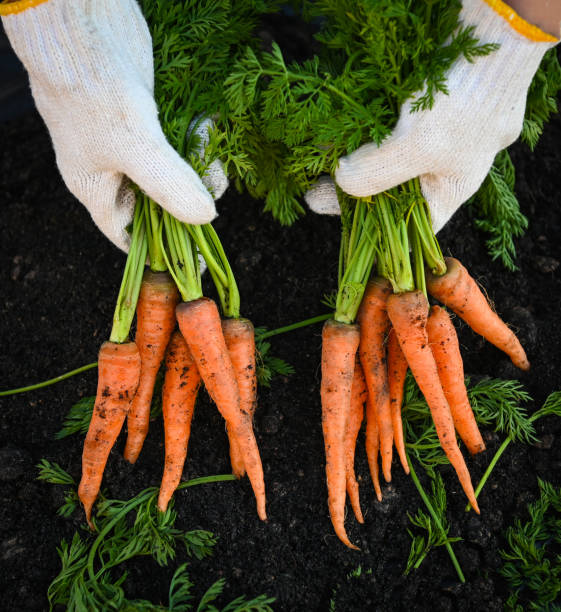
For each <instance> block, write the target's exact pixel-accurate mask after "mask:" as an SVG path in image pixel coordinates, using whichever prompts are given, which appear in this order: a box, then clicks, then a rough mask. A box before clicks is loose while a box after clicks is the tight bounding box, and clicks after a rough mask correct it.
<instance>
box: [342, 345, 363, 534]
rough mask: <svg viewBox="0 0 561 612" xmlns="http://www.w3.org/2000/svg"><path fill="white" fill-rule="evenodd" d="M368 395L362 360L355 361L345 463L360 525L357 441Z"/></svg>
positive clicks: (361, 520)
mask: <svg viewBox="0 0 561 612" xmlns="http://www.w3.org/2000/svg"><path fill="white" fill-rule="evenodd" d="M367 396H368V393H367V391H366V383H365V381H364V374H363V372H362V366H361V365H360V360H359V359H358V357H357V359H356V360H355V371H354V375H353V385H352V390H351V407H350V411H349V418H348V421H347V429H346V431H345V462H346V466H347V467H346V473H347V493H348V495H349V500H350V502H351V506H352V508H353V512H354V513H355V517H356V520H357V521H358V522H359V523H364V517H363V516H362V510H361V509H360V496H359V490H358V482H357V481H356V476H355V449H356V439H357V436H358V432H359V431H360V426H361V425H362V421H363V419H364V403H365V402H366V398H367Z"/></svg>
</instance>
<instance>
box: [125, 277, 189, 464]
mask: <svg viewBox="0 0 561 612" xmlns="http://www.w3.org/2000/svg"><path fill="white" fill-rule="evenodd" d="M178 301H179V292H178V291H177V287H176V285H175V282H174V281H173V279H172V277H171V276H170V274H169V273H168V272H152V271H151V270H146V271H145V272H144V277H143V279H142V285H141V287H140V295H139V298H138V304H137V307H136V318H137V323H136V337H135V343H136V346H137V347H138V352H139V353H140V359H141V369H140V382H139V384H138V389H137V390H136V395H135V397H134V400H133V402H132V405H131V408H130V410H129V413H128V415H127V430H128V433H127V442H126V445H125V450H124V452H123V456H124V458H125V459H126V460H127V461H129V462H130V463H135V462H136V460H137V459H138V456H139V454H140V451H141V450H142V445H143V444H144V440H145V439H146V435H147V434H148V425H149V419H150V403H151V401H152V393H153V391H154V382H155V380H156V375H157V373H158V370H159V369H160V364H161V362H162V359H163V358H164V353H165V351H166V347H167V345H168V342H169V339H170V336H171V333H172V332H173V328H174V327H175V307H176V305H177V303H178Z"/></svg>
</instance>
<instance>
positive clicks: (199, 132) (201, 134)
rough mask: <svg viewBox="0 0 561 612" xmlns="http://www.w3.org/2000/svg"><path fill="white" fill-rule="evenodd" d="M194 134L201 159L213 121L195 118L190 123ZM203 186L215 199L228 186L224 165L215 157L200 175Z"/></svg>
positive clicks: (212, 127) (220, 195) (203, 155)
mask: <svg viewBox="0 0 561 612" xmlns="http://www.w3.org/2000/svg"><path fill="white" fill-rule="evenodd" d="M191 125H192V126H193V127H194V134H195V135H196V136H198V144H197V153H198V155H199V157H200V158H201V159H204V157H205V149H206V147H207V146H208V143H209V140H210V131H211V130H212V129H214V122H213V121H212V119H210V118H208V117H207V118H205V119H202V120H201V118H197V119H195V120H194V121H193V123H192V124H191ZM202 181H203V184H204V186H205V187H206V188H207V189H208V190H209V191H210V193H211V194H212V196H213V197H214V199H215V200H218V198H220V197H222V195H223V194H224V192H225V191H226V189H227V188H228V177H227V176H226V173H225V172H224V166H223V165H222V162H221V161H220V160H219V159H215V160H214V161H213V162H212V163H211V164H209V166H208V168H207V169H206V172H205V174H204V176H203V177H202Z"/></svg>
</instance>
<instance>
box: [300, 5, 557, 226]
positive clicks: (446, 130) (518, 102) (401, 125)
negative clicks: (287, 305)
mask: <svg viewBox="0 0 561 612" xmlns="http://www.w3.org/2000/svg"><path fill="white" fill-rule="evenodd" d="M461 21H462V23H463V24H465V25H473V26H475V31H474V36H475V37H476V38H478V39H479V41H480V43H498V44H499V45H500V47H499V49H497V50H496V51H493V52H491V53H490V54H489V55H487V56H483V57H478V58H476V59H475V60H474V61H473V63H470V62H468V61H467V60H466V59H465V58H464V57H461V58H459V59H458V60H457V61H456V62H455V64H454V65H453V66H452V68H451V69H450V71H449V73H448V75H447V81H446V85H447V87H448V90H449V94H448V95H446V94H444V93H437V94H436V95H435V100H434V105H433V107H432V108H431V109H430V110H425V111H416V112H413V113H412V112H411V107H412V104H413V102H414V100H415V97H413V98H412V99H410V100H408V101H407V102H406V103H405V104H403V106H402V108H401V112H400V117H399V121H398V122H397V125H396V127H395V129H394V131H393V133H392V134H391V135H390V137H388V138H387V139H386V140H385V141H384V142H383V143H382V144H381V145H380V146H377V145H376V144H374V143H370V144H366V145H363V146H362V147H360V148H359V149H357V150H356V151H354V152H353V153H351V155H348V156H347V157H344V158H342V159H341V160H340V162H339V167H338V169H337V171H336V173H335V180H336V181H337V183H338V185H339V186H340V187H341V188H342V189H343V191H345V192H347V193H349V194H351V195H353V196H355V197H366V196H370V195H374V194H377V193H380V192H382V191H385V190H387V189H390V188H391V187H394V186H396V185H399V184H401V183H403V182H405V181H407V180H409V179H412V178H414V177H417V176H418V177H420V183H421V188H422V191H423V195H424V196H425V198H426V200H427V202H428V204H429V206H430V209H431V215H432V221H433V227H434V229H435V231H438V230H440V229H441V228H442V227H443V226H444V224H445V223H446V222H447V221H448V219H449V218H450V217H451V216H452V215H453V213H454V212H455V211H456V209H457V208H459V207H460V205H461V204H462V203H463V202H465V201H466V200H467V199H468V198H470V197H471V196H472V195H473V194H474V193H475V192H476V191H477V190H478V189H479V186H480V185H481V183H482V182H483V180H484V178H485V176H486V175H487V173H488V172H489V169H490V167H491V165H492V163H493V160H494V158H495V155H496V154H497V153H498V152H499V151H500V150H501V149H504V148H506V147H507V146H508V145H510V144H511V143H512V142H514V140H516V138H517V137H518V135H519V134H520V131H521V129H522V121H523V119H524V110H525V106H526V95H527V92H528V87H529V86H530V83H531V81H532V77H533V75H534V73H535V72H536V70H537V69H538V66H539V64H540V61H541V59H542V57H543V55H544V53H545V52H546V51H547V50H548V49H550V48H551V47H552V46H553V45H554V44H556V43H557V40H556V39H555V38H554V37H553V36H551V35H549V34H546V33H544V32H542V31H541V30H540V29H538V28H537V27H535V26H532V25H530V24H529V23H527V22H526V21H524V20H522V19H521V18H520V17H519V16H518V15H517V14H516V13H514V11H512V9H510V8H509V7H508V6H506V5H505V4H504V3H502V2H498V1H496V0H495V1H494V0H488V1H487V2H486V1H484V0H464V1H463V8H462V12H461ZM306 201H307V203H308V205H309V206H310V208H311V209H312V210H314V211H316V212H318V213H323V214H338V213H339V205H338V204H337V197H336V193H335V186H334V184H333V182H332V181H331V180H329V179H327V178H325V177H322V178H321V179H320V181H319V182H318V183H317V185H316V186H315V187H314V188H313V189H311V190H310V191H309V192H308V193H307V194H306Z"/></svg>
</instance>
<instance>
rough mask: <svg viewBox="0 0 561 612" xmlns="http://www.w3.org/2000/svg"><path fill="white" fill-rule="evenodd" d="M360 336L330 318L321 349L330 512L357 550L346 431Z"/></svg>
mask: <svg viewBox="0 0 561 612" xmlns="http://www.w3.org/2000/svg"><path fill="white" fill-rule="evenodd" d="M359 337H360V336H359V330H358V326H356V325H349V324H346V323H339V322H337V321H335V320H333V319H329V320H328V321H326V322H325V324H324V326H323V332H322V350H321V410H322V418H321V422H322V428H323V441H324V444H325V474H326V477H327V496H328V504H329V514H330V516H331V522H332V524H333V528H334V529H335V533H336V534H337V536H338V538H339V539H340V540H341V542H343V543H344V544H346V545H347V546H348V547H349V548H354V549H356V548H357V547H356V546H354V545H353V544H351V542H350V541H349V538H348V537H347V533H346V531H345V491H346V482H347V477H346V474H347V472H346V464H345V431H346V426H347V421H348V417H349V411H350V407H351V391H352V385H353V375H354V367H355V358H356V352H357V349H358V343H359Z"/></svg>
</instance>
